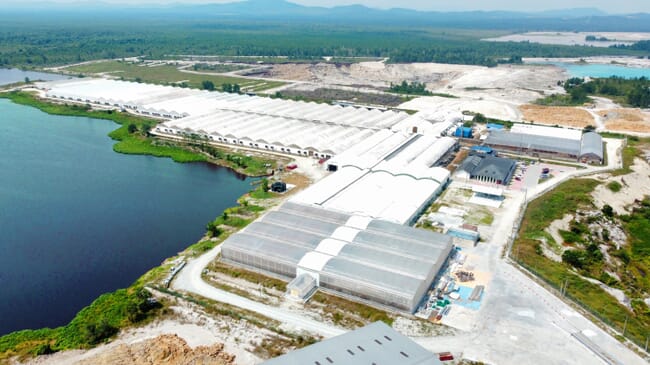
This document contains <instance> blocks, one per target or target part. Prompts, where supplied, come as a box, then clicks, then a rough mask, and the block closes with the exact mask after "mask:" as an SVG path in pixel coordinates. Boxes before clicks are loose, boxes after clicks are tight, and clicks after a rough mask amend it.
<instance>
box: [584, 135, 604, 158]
mask: <svg viewBox="0 0 650 365" xmlns="http://www.w3.org/2000/svg"><path fill="white" fill-rule="evenodd" d="M587 154H594V155H596V156H598V157H599V158H600V159H601V160H602V159H603V158H605V154H604V152H603V137H601V136H600V134H598V133H596V132H587V133H585V134H583V135H582V144H581V146H580V156H584V155H587Z"/></svg>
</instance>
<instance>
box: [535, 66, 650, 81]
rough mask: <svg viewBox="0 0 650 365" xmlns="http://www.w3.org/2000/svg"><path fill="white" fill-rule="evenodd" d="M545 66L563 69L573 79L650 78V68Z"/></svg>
mask: <svg viewBox="0 0 650 365" xmlns="http://www.w3.org/2000/svg"><path fill="white" fill-rule="evenodd" d="M545 64H552V65H555V66H558V67H562V68H563V69H565V70H567V72H568V73H569V75H571V77H611V76H618V77H623V78H626V79H631V78H639V77H647V78H650V68H637V67H626V66H622V65H612V64H596V63H592V64H586V65H581V64H575V63H564V62H548V63H545Z"/></svg>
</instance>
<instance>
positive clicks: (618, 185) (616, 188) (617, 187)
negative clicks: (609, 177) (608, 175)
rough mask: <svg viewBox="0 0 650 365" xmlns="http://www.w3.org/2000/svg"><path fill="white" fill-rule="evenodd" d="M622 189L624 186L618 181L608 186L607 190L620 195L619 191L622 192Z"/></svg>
mask: <svg viewBox="0 0 650 365" xmlns="http://www.w3.org/2000/svg"><path fill="white" fill-rule="evenodd" d="M622 188H623V185H621V183H620V182H618V181H612V182H610V183H609V184H607V189H609V190H611V191H613V192H615V193H618V192H619V191H621V189H622Z"/></svg>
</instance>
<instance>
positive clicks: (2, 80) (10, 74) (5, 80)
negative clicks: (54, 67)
mask: <svg viewBox="0 0 650 365" xmlns="http://www.w3.org/2000/svg"><path fill="white" fill-rule="evenodd" d="M25 77H28V78H29V79H30V80H32V81H36V80H42V81H54V80H65V79H69V78H70V76H63V75H57V74H51V73H43V72H33V71H22V70H19V69H16V68H0V85H8V84H13V83H14V82H21V81H25Z"/></svg>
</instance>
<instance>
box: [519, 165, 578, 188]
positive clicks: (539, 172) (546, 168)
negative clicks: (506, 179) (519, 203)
mask: <svg viewBox="0 0 650 365" xmlns="http://www.w3.org/2000/svg"><path fill="white" fill-rule="evenodd" d="M576 169H577V167H574V166H568V165H559V164H550V163H546V162H536V161H519V162H517V169H516V171H515V176H514V177H513V179H512V181H511V183H510V185H509V187H510V189H513V190H517V191H522V190H524V189H528V190H530V189H532V188H534V187H536V186H537V184H539V183H541V182H544V181H546V180H548V179H552V178H553V177H555V176H557V175H559V174H562V173H565V172H571V171H575V170H576Z"/></svg>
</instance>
